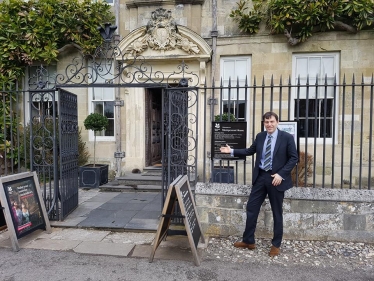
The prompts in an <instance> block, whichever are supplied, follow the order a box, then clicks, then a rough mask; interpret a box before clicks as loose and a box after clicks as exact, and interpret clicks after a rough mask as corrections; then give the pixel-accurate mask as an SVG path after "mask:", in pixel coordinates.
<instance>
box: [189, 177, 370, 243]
mask: <svg viewBox="0 0 374 281" xmlns="http://www.w3.org/2000/svg"><path fill="white" fill-rule="evenodd" d="M250 191H251V187H250V186H246V185H236V184H218V183H209V184H204V183H198V184H197V186H196V189H195V194H196V197H195V198H196V206H197V210H198V213H199V217H200V223H201V227H202V230H203V232H204V233H205V234H206V235H208V236H229V235H237V236H241V235H242V233H243V231H244V227H245V219H246V213H245V211H246V204H247V200H248V195H249V193H250ZM283 210H284V211H283V221H284V238H285V239H297V240H324V241H326V240H333V241H346V242H348V241H349V242H365V243H374V190H352V189H351V190H350V189H327V188H326V189H324V188H296V187H295V188H292V189H290V190H288V191H286V194H285V199H284V204H283ZM272 229H273V218H272V212H271V208H270V203H269V200H268V199H266V200H265V202H264V204H263V206H262V207H261V211H260V215H259V218H258V223H257V229H256V237H262V238H270V237H272Z"/></svg>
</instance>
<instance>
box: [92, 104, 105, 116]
mask: <svg viewBox="0 0 374 281" xmlns="http://www.w3.org/2000/svg"><path fill="white" fill-rule="evenodd" d="M94 112H95V113H100V114H104V105H103V103H102V102H94Z"/></svg>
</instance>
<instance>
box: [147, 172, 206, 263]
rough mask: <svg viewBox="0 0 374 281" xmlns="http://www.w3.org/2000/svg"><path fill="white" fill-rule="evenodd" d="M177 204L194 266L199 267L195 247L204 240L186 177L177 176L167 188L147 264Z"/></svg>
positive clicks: (165, 230) (165, 234)
mask: <svg viewBox="0 0 374 281" xmlns="http://www.w3.org/2000/svg"><path fill="white" fill-rule="evenodd" d="M177 202H178V204H179V207H180V210H181V213H182V217H183V222H184V225H185V228H186V233H187V237H188V241H189V243H190V247H191V251H192V254H193V257H194V261H195V264H196V265H197V266H199V265H200V260H199V257H198V254H197V246H198V244H199V240H200V239H201V241H202V242H203V243H205V239H204V236H203V233H202V231H201V225H200V222H199V218H198V216H197V211H196V205H195V200H194V198H193V195H192V192H191V188H190V184H189V182H188V177H187V176H186V175H185V176H182V175H179V176H178V177H177V178H176V179H175V180H174V181H173V182H172V183H171V184H170V186H169V190H168V193H167V195H166V200H165V203H164V207H163V210H162V217H161V220H160V223H159V226H158V229H157V233H156V237H155V240H154V244H153V249H152V253H151V256H150V258H149V262H152V261H153V258H154V255H155V252H156V249H157V247H158V246H159V245H160V243H161V241H162V240H164V239H165V238H166V236H167V232H168V229H169V226H170V223H171V219H172V218H173V217H174V215H173V213H174V207H175V204H176V203H177Z"/></svg>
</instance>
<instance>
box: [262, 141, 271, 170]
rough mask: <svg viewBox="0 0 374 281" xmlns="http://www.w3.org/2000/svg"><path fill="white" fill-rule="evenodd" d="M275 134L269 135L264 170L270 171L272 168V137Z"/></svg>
mask: <svg viewBox="0 0 374 281" xmlns="http://www.w3.org/2000/svg"><path fill="white" fill-rule="evenodd" d="M272 138H273V136H271V135H268V141H267V142H266V147H265V159H264V166H263V167H264V170H265V171H269V170H271V139H272Z"/></svg>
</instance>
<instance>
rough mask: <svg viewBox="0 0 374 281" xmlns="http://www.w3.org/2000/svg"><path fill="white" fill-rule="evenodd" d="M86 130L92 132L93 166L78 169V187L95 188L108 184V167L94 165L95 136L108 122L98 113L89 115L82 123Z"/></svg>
mask: <svg viewBox="0 0 374 281" xmlns="http://www.w3.org/2000/svg"><path fill="white" fill-rule="evenodd" d="M83 124H84V127H85V129H86V130H91V131H93V132H94V149H93V151H94V154H93V164H88V165H84V166H82V167H79V186H80V187H90V188H95V187H99V186H100V185H102V184H104V183H107V182H108V165H106V164H96V134H97V132H100V131H102V130H105V129H106V128H107V127H108V125H109V121H108V118H107V117H105V116H104V115H102V114H100V113H91V114H90V115H88V116H87V117H86V119H85V120H84V122H83Z"/></svg>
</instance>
